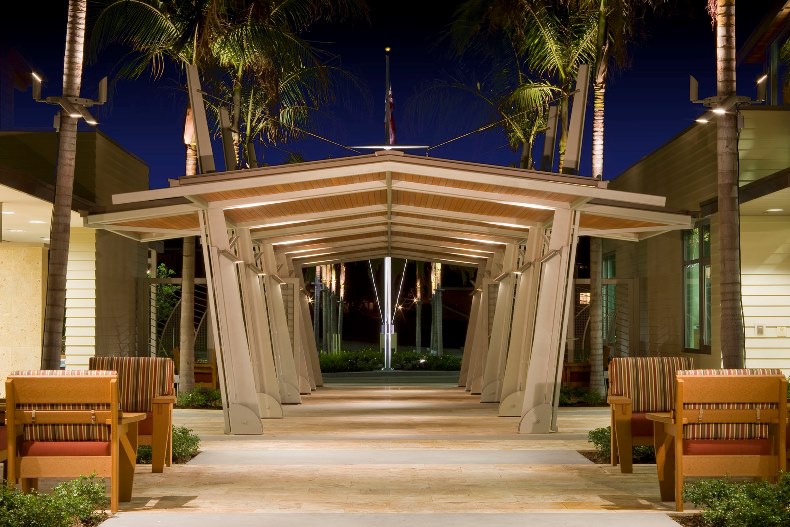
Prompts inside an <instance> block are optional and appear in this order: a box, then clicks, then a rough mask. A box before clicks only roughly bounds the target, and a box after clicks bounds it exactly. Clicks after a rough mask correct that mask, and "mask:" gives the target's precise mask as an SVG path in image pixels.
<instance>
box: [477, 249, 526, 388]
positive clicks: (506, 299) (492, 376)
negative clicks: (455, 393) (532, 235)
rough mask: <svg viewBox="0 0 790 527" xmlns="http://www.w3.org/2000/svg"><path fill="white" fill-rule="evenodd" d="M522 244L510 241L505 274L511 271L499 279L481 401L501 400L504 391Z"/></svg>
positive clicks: (505, 262) (505, 257)
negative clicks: (515, 272) (503, 379)
mask: <svg viewBox="0 0 790 527" xmlns="http://www.w3.org/2000/svg"><path fill="white" fill-rule="evenodd" d="M518 253H519V245H518V244H515V243H511V244H509V245H508V246H507V247H506V248H505V256H504V258H503V260H502V274H505V273H507V275H506V276H504V277H502V279H501V280H500V281H499V291H498V292H497V297H496V307H495V311H494V324H493V327H492V328H491V338H490V340H489V341H488V353H487V354H486V361H485V364H483V384H482V388H481V391H480V402H481V403H498V402H499V396H500V393H501V391H502V378H503V377H504V375H505V360H506V359H507V350H508V343H509V342H510V326H511V323H512V321H513V294H514V293H515V290H516V280H517V278H518V276H517V275H516V274H514V271H515V270H516V268H517V262H518Z"/></svg>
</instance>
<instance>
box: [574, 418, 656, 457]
mask: <svg viewBox="0 0 790 527" xmlns="http://www.w3.org/2000/svg"><path fill="white" fill-rule="evenodd" d="M587 441H589V442H590V443H592V444H593V446H594V447H595V451H596V453H597V454H598V459H599V461H600V462H601V463H604V462H607V461H609V460H610V459H611V457H612V427H611V426H607V427H606V428H596V429H594V430H590V431H589V432H587ZM655 462H656V453H655V450H654V449H653V447H652V446H636V447H634V463H655Z"/></svg>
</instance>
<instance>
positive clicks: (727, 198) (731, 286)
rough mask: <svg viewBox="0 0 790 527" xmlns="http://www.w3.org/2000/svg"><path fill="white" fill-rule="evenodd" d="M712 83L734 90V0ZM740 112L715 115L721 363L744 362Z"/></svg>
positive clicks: (722, 19)
mask: <svg viewBox="0 0 790 527" xmlns="http://www.w3.org/2000/svg"><path fill="white" fill-rule="evenodd" d="M716 81H717V82H716V84H717V95H718V96H719V98H720V99H724V98H725V97H729V96H734V95H735V0H719V2H718V10H717V13H716ZM737 126H738V118H737V111H732V110H728V112H727V113H726V114H725V115H722V116H720V117H719V118H718V120H717V126H716V137H717V142H716V145H717V148H716V150H717V159H718V172H719V178H718V181H719V183H718V205H719V251H720V252H719V258H720V268H719V273H720V274H719V277H720V278H719V280H720V283H721V321H720V322H721V334H720V337H719V340H720V342H721V355H722V363H723V366H724V367H725V368H743V365H744V347H745V345H744V331H743V305H742V300H741V263H740V261H741V254H740V252H741V249H740V245H741V244H740V210H739V207H738V134H737Z"/></svg>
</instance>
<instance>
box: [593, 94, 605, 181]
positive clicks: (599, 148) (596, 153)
mask: <svg viewBox="0 0 790 527" xmlns="http://www.w3.org/2000/svg"><path fill="white" fill-rule="evenodd" d="M605 94H606V83H605V82H599V81H598V80H596V81H595V82H594V83H593V124H592V175H593V178H594V179H602V178H603V117H604V95H605Z"/></svg>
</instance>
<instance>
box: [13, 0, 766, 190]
mask: <svg viewBox="0 0 790 527" xmlns="http://www.w3.org/2000/svg"><path fill="white" fill-rule="evenodd" d="M53 3H56V2H53ZM66 3H67V2H66V1H65V0H63V1H61V2H57V4H60V5H59V7H60V10H59V11H58V10H57V9H55V10H53V9H52V8H47V9H48V11H46V12H42V11H43V9H44V7H43V6H42V5H41V4H40V3H35V2H27V3H23V4H20V5H18V6H17V7H16V8H15V9H14V13H15V14H14V15H12V16H10V17H9V16H8V15H7V16H6V17H4V18H5V22H6V25H8V24H9V23H10V27H8V28H7V30H6V31H4V40H5V43H6V44H9V43H10V44H11V45H12V46H13V47H15V48H16V49H17V50H18V51H19V52H20V53H21V54H22V55H23V56H24V57H25V58H26V59H27V60H28V61H29V62H30V63H31V64H32V65H34V66H35V67H36V68H37V70H38V71H40V72H41V73H43V74H44V76H45V78H46V80H47V81H48V82H47V83H46V84H45V86H44V96H47V95H56V94H59V93H60V90H61V75H62V68H63V66H62V60H63V46H64V44H63V42H64V38H65V21H66V13H65V6H66ZM370 3H371V4H373V5H372V7H371V16H370V23H369V24H368V23H364V22H359V21H358V22H353V23H345V24H343V25H341V26H338V27H337V29H332V30H330V29H327V28H325V27H324V28H320V29H319V30H318V31H316V32H314V33H313V34H312V35H310V36H311V37H312V38H313V39H314V40H315V41H316V44H317V45H319V46H321V47H324V48H325V49H328V50H329V51H331V52H332V53H335V54H338V55H339V56H340V58H341V61H342V66H343V67H344V68H345V69H348V70H350V71H351V72H352V73H354V74H355V75H357V76H358V77H359V78H360V80H361V81H362V84H363V85H364V86H365V87H366V89H365V91H364V92H363V93H358V92H354V93H353V94H351V95H350V96H349V97H347V98H350V99H351V100H350V101H347V103H346V104H345V105H337V106H336V107H334V108H331V109H329V110H328V111H327V112H326V114H325V116H324V117H323V118H322V119H321V122H322V127H321V130H319V133H321V134H322V135H325V136H327V137H328V138H330V139H332V140H333V141H336V142H338V143H341V144H345V145H349V146H351V145H360V144H380V143H381V142H382V141H383V135H384V133H383V99H384V93H383V92H384V51H383V50H384V47H385V46H391V47H392V48H393V52H392V58H391V76H392V85H393V92H394V97H395V119H396V124H397V127H398V142H399V143H401V144H404V143H408V144H426V145H431V146H433V145H438V144H440V143H442V142H444V141H446V140H448V139H451V138H453V137H456V136H459V135H462V134H464V133H466V132H468V131H470V130H471V129H474V128H475V127H476V126H474V125H473V124H472V121H473V119H472V118H471V117H470V116H471V115H474V112H473V111H472V109H471V108H470V107H468V106H465V105H459V106H458V107H457V109H456V110H455V111H450V112H448V114H447V115H442V116H440V117H439V119H427V117H426V118H423V117H425V116H426V115H427V114H428V113H430V112H427V111H424V110H423V111H421V110H419V107H418V106H415V103H414V101H415V95H416V94H417V93H418V91H419V90H420V88H422V87H424V86H426V85H427V84H429V83H430V82H431V81H433V80H435V79H441V78H444V77H446V75H448V74H451V73H454V72H456V71H457V69H458V66H457V64H455V63H453V61H452V60H450V59H449V58H448V54H447V53H446V52H445V51H444V47H443V46H442V44H441V42H440V41H439V37H440V35H441V34H442V33H443V32H444V30H445V28H446V26H447V23H448V22H449V20H450V17H451V14H452V10H451V9H449V8H446V7H445V6H447V5H450V2H433V3H431V2H419V3H418V2H412V1H402V2H393V3H387V4H384V3H383V2H378V1H371V2H370ZM769 3H770V1H769V0H751V1H750V2H748V3H746V2H741V3H740V5H741V6H742V7H741V8H740V10H739V12H738V15H737V16H738V23H739V31H738V42H739V43H740V42H743V41H744V40H745V39H746V37H748V33H749V32H750V31H751V29H752V28H753V27H754V26H755V25H756V22H757V21H758V20H759V18H761V16H762V14H763V12H764V11H765V10H766V9H767V6H768V5H769ZM747 5H748V7H745V6H747ZM95 8H96V6H95V5H93V4H90V2H89V16H90V12H91V9H94V10H95ZM670 11H671V13H670V14H669V15H666V16H664V17H662V18H657V19H650V20H648V21H647V23H646V26H647V27H646V30H647V33H648V34H647V36H646V37H645V38H643V39H641V41H640V42H638V43H636V44H635V45H634V46H633V48H632V52H631V66H630V67H629V68H628V69H625V70H623V71H619V72H617V73H616V74H615V76H614V78H613V79H612V81H611V82H610V87H609V89H608V92H607V99H606V151H605V178H606V179H609V178H612V177H614V176H616V175H617V174H619V173H621V172H622V171H623V170H625V169H626V168H627V167H628V166H630V165H631V164H633V163H634V162H636V161H638V160H639V159H640V158H641V157H643V156H645V155H646V154H648V153H649V152H650V151H652V150H654V149H655V148H657V147H658V146H660V145H661V144H663V143H664V142H666V141H667V140H668V139H670V138H672V137H673V136H674V135H676V134H677V133H678V132H680V131H681V130H683V129H684V128H685V127H686V126H689V125H690V124H692V123H693V120H694V118H695V117H696V116H697V115H699V114H700V113H701V112H702V110H701V108H699V107H698V106H695V105H693V104H691V103H690V102H689V101H688V75H689V74H693V75H695V76H696V77H697V78H698V79H699V81H700V96H701V97H705V96H708V95H714V94H715V48H714V44H715V42H714V33H713V31H712V28H711V25H710V20H709V18H708V17H707V14H706V12H705V10H704V2H703V1H702V0H694V1H692V0H687V1H684V0H677V1H676V2H674V6H673V8H672V9H671V10H670ZM467 67H472V68H473V67H474V65H469V64H467ZM111 68H112V63H111V61H103V62H99V63H98V64H89V65H86V68H85V70H84V80H83V90H82V96H83V97H95V96H96V84H97V82H98V79H99V78H100V77H102V76H104V75H107V74H109V73H111ZM756 73H757V72H756V71H755V70H754V69H753V68H752V69H750V70H740V71H739V77H738V88H739V92H740V93H741V94H742V95H750V96H753V95H754V93H753V92H754V90H753V89H752V81H753V79H754V77H755V76H756ZM182 83H183V79H181V78H179V75H178V73H177V71H176V70H175V69H171V70H169V71H168V72H167V73H166V74H165V75H164V76H163V77H161V78H159V79H151V78H149V77H144V78H142V79H140V80H137V81H128V80H123V81H120V82H119V83H117V84H116V85H115V86H114V89H113V90H112V91H111V93H110V102H109V103H108V104H107V105H106V106H105V107H104V108H102V109H100V110H98V111H97V112H95V113H96V114H97V116H98V117H99V120H100V125H99V128H100V129H101V130H102V131H103V132H105V133H106V134H108V135H109V136H110V137H112V138H113V139H114V140H116V141H117V142H118V143H120V144H121V145H122V146H123V147H125V148H126V149H128V150H129V151H131V152H133V153H134V154H136V155H137V156H139V157H140V158H142V159H143V160H144V161H145V162H146V163H147V164H148V166H149V167H150V169H151V179H150V186H151V188H159V187H163V186H166V185H167V179H168V178H175V177H178V176H180V175H182V174H183V172H184V146H183V141H182V132H183V116H184V108H185V104H186V102H185V101H186V96H185V94H184V92H183V89H182V88H181V85H182ZM409 108H410V109H411V111H410V112H409V115H410V117H411V118H409V119H407V118H406V113H405V110H406V109H409ZM54 111H55V108H54V107H51V106H48V105H44V104H40V103H39V104H36V103H34V102H33V101H32V100H31V98H30V92H29V91H28V92H26V93H20V92H17V93H16V101H15V123H14V124H15V127H16V128H22V129H38V130H46V129H51V123H52V116H53V115H54ZM591 115H592V114H591V111H588V115H587V124H588V128H589V125H590V121H591ZM482 124H485V123H479V124H478V125H482ZM83 126H84V125H83ZM286 149H287V150H291V151H296V152H299V153H301V154H302V155H303V156H304V157H305V158H306V159H308V160H312V159H323V158H326V157H330V156H331V157H343V156H346V155H353V153H351V152H349V151H347V150H343V149H341V148H338V147H336V146H332V145H330V144H328V143H324V142H321V141H319V140H316V139H309V138H308V139H304V140H301V141H299V142H298V143H294V144H290V145H285V146H283V147H282V148H281V149H278V148H266V149H265V150H264V151H263V152H262V153H263V157H264V159H265V161H266V162H269V163H278V162H281V161H282V160H283V159H284V158H285V156H286V153H285V150H286ZM418 152H419V153H423V152H421V151H418ZM589 152H590V136H589V134H587V135H585V138H584V144H583V155H582V167H581V174H582V175H589V174H590V160H589V159H590V153H589ZM431 155H432V156H436V157H445V158H451V159H460V160H468V161H478V162H484V163H492V164H500V165H508V164H512V163H517V161H518V155H517V154H516V153H514V152H512V151H511V150H510V149H509V148H507V146H506V142H505V140H504V137H503V136H501V135H500V134H498V133H496V132H494V131H489V132H483V133H479V134H474V135H472V136H470V137H468V138H465V139H462V140H459V141H455V142H453V143H451V144H450V145H448V146H445V147H441V148H436V149H432V150H431ZM215 157H216V158H217V163H218V165H219V166H221V165H222V162H221V159H220V158H221V151H220V150H219V148H218V147H217V148H215Z"/></svg>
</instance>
